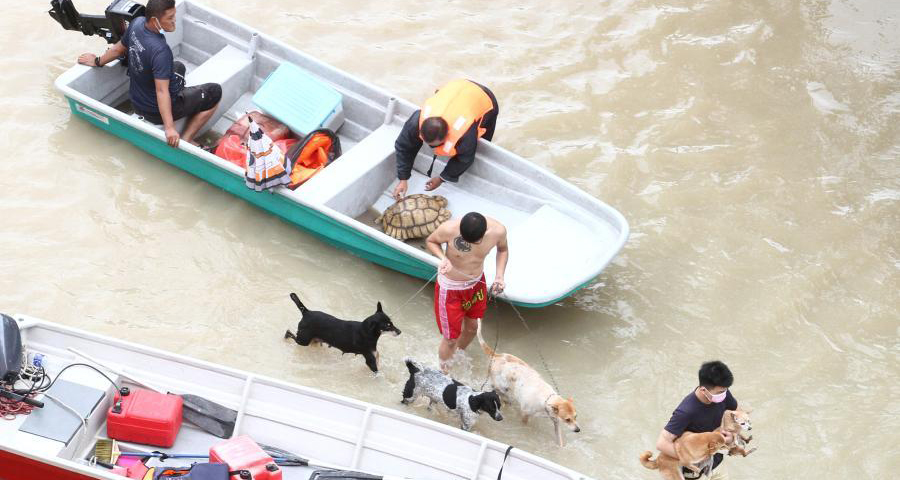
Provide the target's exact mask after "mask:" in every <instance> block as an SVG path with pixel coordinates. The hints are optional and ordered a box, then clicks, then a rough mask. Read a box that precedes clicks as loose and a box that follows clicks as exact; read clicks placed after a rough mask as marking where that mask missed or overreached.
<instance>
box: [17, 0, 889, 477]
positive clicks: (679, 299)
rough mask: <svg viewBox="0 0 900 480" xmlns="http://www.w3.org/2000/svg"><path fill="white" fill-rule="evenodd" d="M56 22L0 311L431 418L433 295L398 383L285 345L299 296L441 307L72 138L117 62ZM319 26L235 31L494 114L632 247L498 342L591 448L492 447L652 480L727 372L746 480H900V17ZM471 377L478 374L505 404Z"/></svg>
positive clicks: (25, 40)
mask: <svg viewBox="0 0 900 480" xmlns="http://www.w3.org/2000/svg"><path fill="white" fill-rule="evenodd" d="M46 3H47V2H41V1H29V2H19V3H17V4H16V7H15V8H12V7H11V6H10V5H6V7H7V8H5V9H4V12H3V14H2V17H0V30H2V31H3V35H2V37H0V47H2V49H3V52H5V54H4V66H3V68H2V69H0V88H2V93H0V106H2V108H3V111H4V112H5V113H6V114H5V115H4V116H3V118H2V119H0V142H2V143H0V144H2V145H3V146H4V148H5V150H6V152H7V155H6V158H5V160H4V161H2V162H0V198H2V202H0V225H2V226H0V271H2V272H3V273H2V275H0V309H2V310H3V311H8V312H19V313H29V314H32V315H35V316H40V317H43V318H46V319H48V320H54V321H57V322H61V323H65V324H68V325H73V326H77V327H80V328H84V329H87V330H90V331H94V332H99V333H104V334H112V335H116V336H118V337H121V338H124V339H127V340H131V341H136V342H141V343H146V344H150V345H153V346H157V347H161V348H164V349H168V350H172V351H177V352H182V353H187V354H189V355H193V356H196V357H200V358H203V359H207V360H212V361H217V362H223V363H225V364H228V365H231V366H234V367H239V368H243V369H247V370H251V371H255V372H261V373H264V374H267V375H272V376H275V377H277V378H281V379H285V380H289V381H293V382H299V383H303V384H306V385H310V386H313V387H318V388H323V389H326V390H330V391H334V392H337V393H341V394H344V395H349V396H352V397H355V398H359V399H362V400H366V401H371V402H375V403H378V404H382V405H387V406H391V407H397V408H405V407H402V406H401V405H400V404H399V400H400V392H401V390H402V386H403V382H404V381H405V376H404V375H405V373H404V372H405V370H404V368H403V367H402V364H401V362H400V360H401V358H402V357H403V356H405V355H412V356H415V357H417V358H420V359H423V360H433V359H434V357H435V351H436V348H437V344H438V335H437V333H436V330H435V327H434V320H433V317H432V313H431V293H430V289H427V288H426V289H425V290H424V291H423V293H421V294H419V295H418V296H416V297H415V298H413V300H412V301H411V302H410V303H409V304H408V305H407V306H406V307H405V308H404V309H403V310H402V311H401V312H400V313H399V314H397V315H395V317H394V319H395V322H396V323H397V324H398V326H400V328H402V329H403V332H404V333H403V335H402V336H400V337H398V338H393V337H388V338H385V339H383V341H382V342H381V345H380V348H381V350H382V361H383V362H384V365H385V368H384V374H383V375H382V376H379V377H376V378H372V377H371V376H370V375H369V373H368V371H367V370H366V369H365V367H364V366H363V363H362V361H361V360H360V359H353V358H351V357H343V358H341V357H340V356H339V355H338V354H337V353H336V352H335V351H334V350H327V349H305V350H304V349H300V348H297V347H296V346H295V345H292V344H289V343H287V342H285V341H283V340H282V338H281V337H282V334H283V332H284V330H285V329H286V328H288V327H291V328H293V327H294V326H295V324H296V320H297V315H296V311H295V309H294V306H293V304H292V303H291V302H290V300H289V299H288V293H289V292H297V293H298V294H299V295H300V296H301V297H302V298H303V299H304V300H305V302H306V303H307V304H308V305H309V306H310V307H313V308H316V309H323V310H328V311H330V312H333V313H335V314H338V315H340V316H343V317H347V318H362V317H363V316H365V315H367V314H368V313H370V312H371V311H373V309H374V305H375V302H376V301H379V300H380V301H381V302H382V303H383V304H384V305H385V307H386V309H387V310H388V311H389V312H393V311H395V310H396V309H397V308H399V307H400V306H401V305H402V304H403V302H405V301H406V300H407V299H408V298H409V297H410V296H411V295H413V294H414V293H415V292H416V290H418V289H419V287H420V286H421V285H422V284H421V282H420V281H419V280H415V279H412V278H409V277H406V276H404V275H401V274H398V273H394V272H392V271H388V270H386V269H383V268H381V267H378V266H375V265H372V264H370V263H367V262H365V261H363V260H360V259H358V258H356V257H353V256H351V255H349V254H347V253H344V252H343V251H339V250H336V249H334V248H331V247H329V246H326V245H324V244H323V243H321V242H319V241H317V240H316V239H314V238H313V237H312V236H310V235H308V234H306V233H303V232H301V231H299V230H297V229H296V228H294V227H291V226H289V225H287V224H285V223H284V222H282V221H280V220H278V219H276V218H275V217H273V216H271V215H267V214H265V213H263V212H261V211H259V210H257V209H255V208H253V207H250V206H249V205H247V204H245V203H243V202H241V201H237V200H235V199H234V198H233V197H231V196H230V195H228V194H226V193H224V192H222V191H220V190H217V189H216V188H214V187H212V186H210V185H208V184H205V183H204V182H202V181H200V180H198V179H196V178H194V177H192V176H190V175H189V174H187V173H184V172H181V171H179V170H177V169H175V168H173V167H170V166H167V165H165V164H162V163H161V162H158V161H156V160H155V159H154V158H152V157H150V156H148V155H147V154H145V153H144V152H142V151H140V150H138V149H136V148H134V147H132V146H131V145H130V144H128V143H126V142H124V141H122V140H119V139H117V138H114V137H112V136H110V135H108V134H106V133H104V132H102V131H100V130H99V129H96V128H94V127H92V126H90V125H88V124H87V122H84V121H81V120H78V119H72V118H71V116H70V114H69V110H68V107H67V105H66V103H65V102H64V100H63V98H62V97H61V95H60V94H59V93H58V92H57V91H56V90H55V89H54V87H53V80H54V79H55V78H56V77H57V76H58V75H59V74H60V73H61V72H63V71H64V70H65V69H67V68H68V67H69V66H70V65H71V64H72V62H73V61H74V59H75V58H76V57H77V55H78V54H79V53H82V52H84V51H94V52H97V51H100V50H101V48H102V41H100V40H99V39H97V38H87V37H83V36H81V35H80V34H78V33H76V32H63V31H62V30H61V29H59V28H58V27H57V25H56V24H55V23H52V21H51V20H50V19H49V17H47V15H46V13H45V11H46V10H47V8H48V6H47V4H46ZM312 3H313V2H303V3H302V4H301V3H299V2H293V1H289V0H269V1H260V0H245V1H242V2H234V1H226V0H215V1H209V2H208V4H209V5H211V6H213V7H215V8H218V9H220V10H222V11H223V12H225V13H227V14H229V15H231V16H233V17H236V18H240V19H242V21H244V22H245V23H248V24H250V25H252V26H255V27H258V28H259V29H260V30H262V31H265V32H267V33H270V34H272V35H274V36H276V37H278V38H280V39H282V40H284V41H286V42H287V43H289V44H291V45H293V46H295V47H297V48H300V49H302V50H305V51H306V52H308V53H310V54H312V55H315V56H317V57H319V58H321V59H324V60H325V61H327V62H330V63H332V64H334V65H336V66H338V67H340V68H342V69H345V70H347V71H349V72H351V73H353V74H355V75H357V76H359V77H361V78H363V79H366V80H369V81H372V82H374V83H376V84H378V85H379V86H381V87H384V88H386V89H388V90H390V91H392V92H395V93H396V94H398V95H399V96H401V97H404V98H407V99H410V100H413V101H420V100H422V99H423V98H424V97H425V96H426V95H427V93H428V92H429V91H431V90H432V89H433V88H434V87H435V86H437V85H439V84H441V83H442V82H444V81H446V80H448V79H450V78H454V77H458V76H465V77H468V78H471V79H475V80H477V81H480V82H483V83H485V84H487V85H489V86H490V87H491V88H492V89H493V90H494V91H495V92H496V94H497V97H498V98H499V101H500V105H501V114H500V122H499V128H498V131H497V135H496V136H495V139H494V140H495V141H496V142H497V143H499V144H501V145H503V146H505V147H507V148H509V149H511V150H513V151H516V152H518V153H520V154H522V155H523V156H525V157H527V158H529V159H530V160H531V161H533V162H535V163H537V164H540V165H542V166H544V167H547V168H549V169H551V170H552V171H554V172H556V173H557V174H558V175H560V176H561V177H563V178H566V179H568V180H569V181H571V182H573V183H575V184H576V185H578V186H580V187H581V188H583V189H584V190H586V191H587V192H589V193H591V194H592V195H594V196H596V197H598V198H601V199H603V200H604V201H606V202H608V203H609V204H611V205H613V206H615V207H616V208H617V209H619V210H620V211H621V212H622V213H623V214H624V215H625V216H626V217H627V218H628V220H629V222H630V224H631V227H632V235H631V238H630V240H629V242H628V243H627V245H626V247H625V249H624V250H623V252H622V253H621V254H620V255H619V256H618V257H617V258H616V260H615V261H614V263H613V264H612V265H610V267H609V268H608V269H607V270H606V271H605V272H604V273H603V274H602V275H601V276H599V277H598V278H597V279H596V280H595V281H594V282H593V283H592V284H590V286H588V288H586V289H584V290H583V291H581V292H579V293H577V294H576V295H574V296H573V297H571V298H569V299H566V300H565V301H562V302H560V303H559V304H557V305H553V306H550V307H547V308H544V309H541V310H525V311H524V312H523V314H524V316H525V318H526V320H527V322H528V324H529V326H530V328H531V333H529V332H528V331H527V330H526V329H525V327H523V326H522V324H521V322H520V321H519V319H518V318H517V316H516V315H515V312H513V310H512V309H511V308H510V307H508V306H503V307H499V308H495V309H491V310H489V312H488V319H487V325H488V330H487V332H486V333H487V335H488V336H489V337H490V338H491V339H493V338H494V337H493V335H494V333H495V332H496V326H497V325H499V329H500V350H502V351H508V352H511V353H515V354H517V355H519V356H521V357H523V358H524V359H525V360H526V361H528V362H530V363H532V365H535V366H536V367H538V368H539V369H541V370H543V367H542V365H541V360H540V358H539V356H538V355H537V349H536V348H535V345H539V346H540V351H541V352H542V353H543V356H544V357H545V358H546V360H547V362H548V363H549V365H550V368H551V369H552V372H553V377H555V379H556V381H557V383H558V384H559V386H560V388H561V390H562V392H563V393H564V394H566V395H571V396H573V397H574V398H575V402H576V405H577V406H578V412H579V416H578V418H579V423H580V424H581V427H582V432H581V433H580V434H571V433H570V434H569V435H568V439H569V445H568V446H566V447H565V448H563V449H559V448H557V447H555V446H554V445H553V437H552V433H551V427H550V423H549V421H546V420H544V421H535V422H533V423H532V424H530V425H529V426H522V425H521V423H520V422H518V416H517V415H510V414H507V416H508V419H507V420H505V421H503V422H501V423H495V422H492V421H490V420H489V419H483V420H482V421H481V422H480V423H479V424H478V425H477V427H476V429H477V431H478V432H480V433H482V434H484V435H487V436H489V437H491V438H495V439H497V440H500V441H503V442H508V443H511V444H513V445H515V446H517V447H520V448H523V449H525V450H529V451H531V452H534V453H537V454H539V455H542V456H546V457H548V458H550V459H553V460H555V461H557V462H559V463H562V464H564V465H567V466H569V467H572V468H574V469H576V470H579V471H582V472H584V473H587V474H590V475H592V476H595V477H597V478H643V479H655V478H657V476H656V474H655V473H654V472H650V471H647V470H644V469H643V468H642V467H641V466H640V465H639V464H638V462H637V455H638V454H639V453H640V452H641V451H643V450H644V449H648V448H651V447H653V445H654V442H655V440H656V436H657V434H658V433H659V431H660V429H661V428H662V426H663V425H664V424H665V422H666V420H667V419H668V417H669V415H670V414H671V412H672V409H673V408H674V407H675V406H676V405H677V404H678V402H679V401H680V400H681V398H682V397H683V396H684V395H685V394H687V393H688V392H690V390H691V388H692V387H693V386H694V385H695V382H696V370H697V367H698V366H699V364H700V363H701V362H702V361H704V360H709V359H714V358H718V359H722V360H724V361H725V362H726V363H728V364H729V365H730V367H731V368H732V370H733V371H734V373H735V377H736V382H735V385H734V388H733V392H734V393H735V395H736V396H737V398H738V399H739V400H740V401H741V403H742V404H748V405H751V406H752V407H754V408H755V411H754V412H753V417H754V426H755V428H754V434H755V435H754V438H755V439H754V443H757V445H758V446H759V451H757V452H756V453H754V454H753V455H752V456H750V457H748V458H746V459H743V458H737V459H731V460H729V461H728V466H729V469H730V471H731V475H732V478H845V477H849V478H879V479H881V478H896V477H897V475H898V474H897V472H898V471H900V455H898V454H897V447H896V445H897V444H900V433H898V431H900V407H898V406H897V399H900V386H898V380H900V358H898V357H900V341H898V338H900V321H898V304H900V298H898V289H900V241H898V240H897V238H898V237H897V235H898V229H900V129H898V125H900V78H898V69H900V2H897V1H893V0H891V1H883V0H882V1H877V0H853V1H837V0H833V1H784V0H782V1H777V0H774V1H772V0H770V1H760V0H757V1H747V0H743V1H740V0H738V1H728V2H725V1H718V2H714V1H695V2H679V1H673V2H670V3H656V2H649V1H644V0H617V1H605V2H583V1H575V0H551V1H545V2H521V1H518V2H513V1H508V0H500V1H495V2H483V1H474V0H465V1H453V0H451V1H445V2H427V3H421V2H406V1H403V2H401V1H393V0H389V1H381V2H362V1H355V2H354V1H350V0H335V1H330V2H322V3H321V4H318V5H313V4H312ZM78 7H79V8H80V9H81V10H82V11H83V12H85V13H100V12H101V11H102V9H103V8H104V7H105V2H103V1H97V0H90V1H87V0H86V1H84V2H79V3H78ZM510 248H511V255H515V254H516V247H515V245H511V246H510ZM470 350H472V351H471V352H470V355H471V360H470V361H469V362H468V363H465V364H463V365H461V366H460V367H458V372H457V373H458V374H459V375H460V376H461V377H462V379H463V380H466V381H468V382H471V383H475V384H480V382H481V380H482V379H483V377H482V373H481V372H483V370H484V368H485V362H484V358H483V356H482V355H481V354H480V353H479V351H478V350H477V349H470ZM413 411H414V412H415V413H418V414H421V415H426V416H431V417H432V418H436V419H438V420H442V421H445V422H450V420H449V419H448V418H446V417H442V416H440V415H437V414H429V413H428V412H426V411H425V410H424V408H414V409H413Z"/></svg>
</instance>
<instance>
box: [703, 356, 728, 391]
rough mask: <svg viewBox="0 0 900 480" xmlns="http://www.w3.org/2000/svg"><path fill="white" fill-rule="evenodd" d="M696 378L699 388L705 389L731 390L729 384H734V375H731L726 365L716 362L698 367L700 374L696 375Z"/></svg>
mask: <svg viewBox="0 0 900 480" xmlns="http://www.w3.org/2000/svg"><path fill="white" fill-rule="evenodd" d="M697 377H698V378H699V380H700V386H701V387H706V388H707V389H709V388H713V387H725V388H731V384H732V383H734V375H732V374H731V370H729V369H728V365H725V364H724V363H722V362H720V361H718V360H713V361H711V362H706V363H704V364H703V365H700V372H698V373H697Z"/></svg>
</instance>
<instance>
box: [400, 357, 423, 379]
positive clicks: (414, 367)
mask: <svg viewBox="0 0 900 480" xmlns="http://www.w3.org/2000/svg"><path fill="white" fill-rule="evenodd" d="M403 362H404V363H406V368H408V369H409V374H410V375H414V374H416V373H418V372H419V371H421V370H422V369H421V368H419V365H418V364H416V361H415V360H413V359H412V357H406V358H404V359H403Z"/></svg>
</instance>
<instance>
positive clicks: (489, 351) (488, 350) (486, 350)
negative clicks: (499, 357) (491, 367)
mask: <svg viewBox="0 0 900 480" xmlns="http://www.w3.org/2000/svg"><path fill="white" fill-rule="evenodd" d="M477 333H478V343H479V344H480V345H481V349H482V350H484V353H485V355H487V356H489V357H493V356H494V355H495V353H494V349H493V348H491V346H490V345H488V344H487V343H485V341H484V338H482V337H481V319H478V330H477Z"/></svg>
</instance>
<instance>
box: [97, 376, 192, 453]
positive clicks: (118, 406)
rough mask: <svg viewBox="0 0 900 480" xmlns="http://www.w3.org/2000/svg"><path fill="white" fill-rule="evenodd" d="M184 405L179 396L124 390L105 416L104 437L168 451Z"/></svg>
mask: <svg viewBox="0 0 900 480" xmlns="http://www.w3.org/2000/svg"><path fill="white" fill-rule="evenodd" d="M183 403H184V402H183V400H182V399H181V397H179V396H178V395H164V394H162V393H156V392H153V391H150V390H143V389H140V388H136V389H134V390H130V391H129V390H128V389H127V388H123V389H122V390H121V391H120V392H118V393H116V397H115V399H113V405H112V407H110V408H109V411H108V412H107V414H106V434H107V435H109V438H114V439H116V440H119V441H122V442H134V443H143V444H145V445H154V446H157V447H171V446H172V445H173V444H174V443H175V436H176V435H177V434H178V430H179V429H180V428H181V409H182V405H183Z"/></svg>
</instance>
